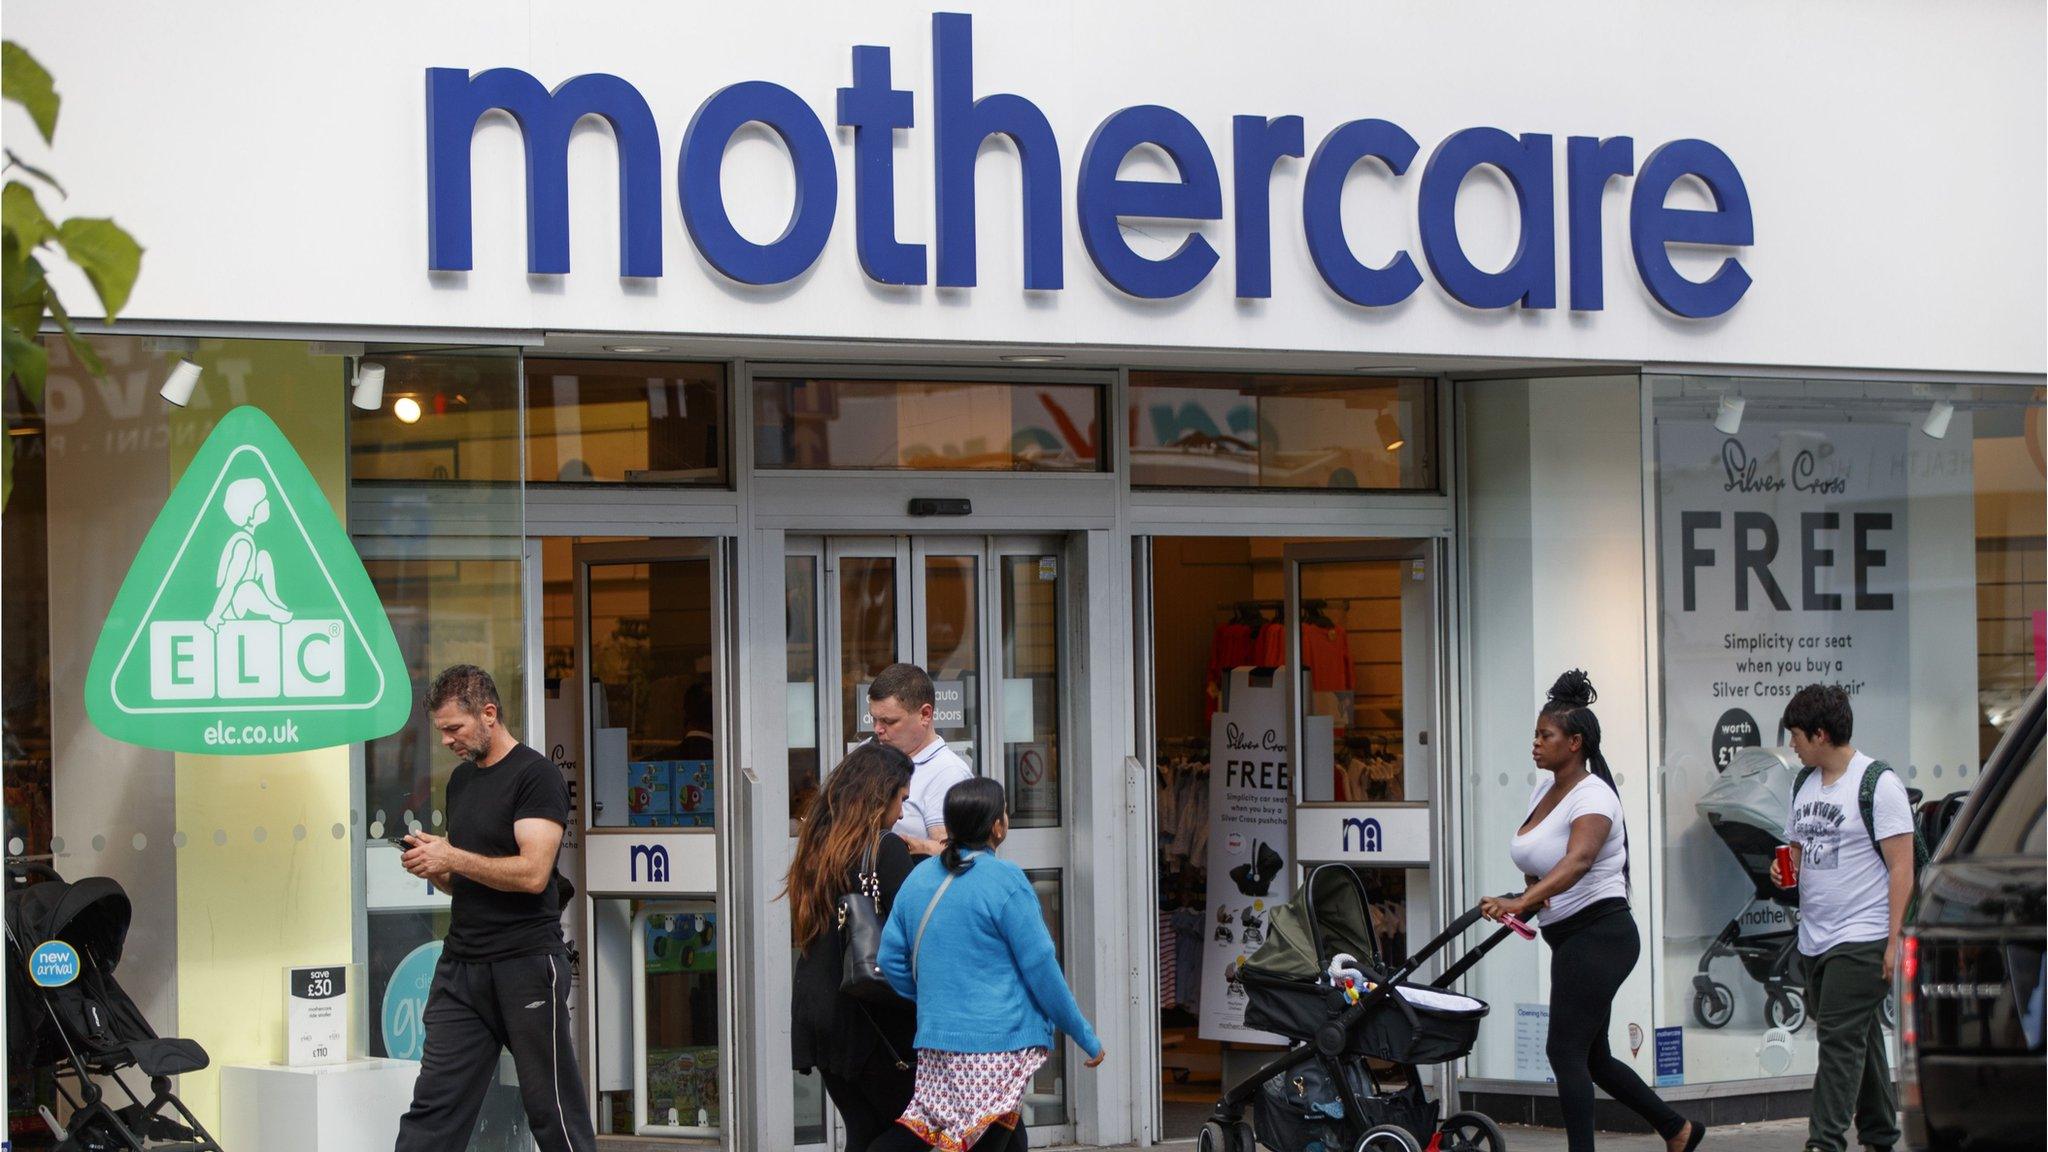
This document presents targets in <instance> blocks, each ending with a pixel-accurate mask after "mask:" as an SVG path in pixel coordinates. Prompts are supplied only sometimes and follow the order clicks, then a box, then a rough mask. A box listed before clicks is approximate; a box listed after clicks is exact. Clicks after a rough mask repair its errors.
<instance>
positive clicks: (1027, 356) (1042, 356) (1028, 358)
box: [1003, 352, 1066, 364]
mask: <svg viewBox="0 0 2048 1152" xmlns="http://www.w3.org/2000/svg"><path fill="white" fill-rule="evenodd" d="M1003 359H1004V360H1005V361H1006V362H1008V363H1011V364H1051V363H1054V362H1055V361H1059V360H1065V359H1066V357H1065V356H1055V355H1053V354H1052V353H1050V352H1017V353H1013V354H1011V355H1008V356H1005V357H1003Z"/></svg>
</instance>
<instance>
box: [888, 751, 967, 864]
mask: <svg viewBox="0 0 2048 1152" xmlns="http://www.w3.org/2000/svg"><path fill="white" fill-rule="evenodd" d="M910 762H911V764H912V766H913V770H912V771H911V774H910V796H909V798H907V799H906V800H904V801H903V819H901V820H898V821H897V822H896V825H895V827H894V828H892V829H891V831H893V832H895V833H896V834H897V835H898V836H901V837H904V838H905V839H909V838H910V837H913V836H915V837H917V838H918V839H920V840H922V839H924V838H925V837H927V836H930V835H931V830H932V829H933V828H936V827H938V826H939V825H941V824H944V823H945V822H946V793H948V792H951V791H952V790H953V785H955V784H958V783H960V782H961V781H962V780H971V779H973V778H974V772H973V770H972V769H970V768H968V767H967V761H965V760H962V759H961V758H960V754H959V753H958V752H955V751H953V749H952V748H950V747H948V746H947V744H946V742H945V741H944V740H941V739H939V738H937V737H934V738H933V739H932V742H931V743H930V744H927V745H925V746H924V748H922V749H921V750H919V752H918V754H917V755H915V756H912V757H911V758H910Z"/></svg>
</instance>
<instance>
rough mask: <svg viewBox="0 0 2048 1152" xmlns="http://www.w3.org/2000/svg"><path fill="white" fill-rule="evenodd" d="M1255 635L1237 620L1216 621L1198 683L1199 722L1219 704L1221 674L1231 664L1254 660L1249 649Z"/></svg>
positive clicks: (1248, 662) (1251, 647)
mask: <svg viewBox="0 0 2048 1152" xmlns="http://www.w3.org/2000/svg"><path fill="white" fill-rule="evenodd" d="M1256 643H1257V639H1256V637H1255V636H1254V634H1253V632H1252V626H1251V625H1250V624H1248V623H1245V622H1243V621H1239V620H1230V621H1226V622H1225V623H1222V624H1218V625H1217V626H1216V631H1215V632H1214V633H1212V634H1211V635H1210V637H1209V669H1208V675H1207V677H1206V678H1205V679H1204V680H1203V683H1202V723H1204V724H1207V723H1208V722H1209V718H1210V717H1212V716H1214V715H1216V710H1217V709H1218V708H1221V707H1222V706H1223V678H1224V677H1225V676H1228V675H1229V674H1230V670H1231V669H1232V668H1239V667H1243V666H1244V665H1246V664H1251V663H1254V662H1255V661H1254V660H1253V659H1252V651H1253V649H1254V647H1255V646H1256Z"/></svg>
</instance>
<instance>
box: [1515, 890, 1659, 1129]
mask: <svg viewBox="0 0 2048 1152" xmlns="http://www.w3.org/2000/svg"><path fill="white" fill-rule="evenodd" d="M1543 938H1544V939H1545V940H1546V941H1548V942H1549V944H1550V947H1551V954H1550V1039H1549V1042H1548V1043H1547V1044H1546V1045H1545V1049H1546V1051H1547V1052H1548V1053H1549V1055H1550V1070H1551V1072H1552V1074H1554V1075H1555V1076H1556V1077H1557V1102H1558V1105H1559V1107H1561V1108H1562V1109H1563V1110H1564V1129H1565V1136H1566V1138H1567V1140H1568V1141H1569V1146H1570V1148H1571V1152H1593V1086H1594V1085H1595V1084H1598V1085H1599V1086H1600V1087H1601V1089H1602V1090H1604V1091H1605V1092H1606V1093H1607V1094H1608V1095H1609V1096H1612V1097H1614V1098H1615V1099H1616V1100H1619V1101H1621V1102H1622V1103H1623V1104H1626V1105H1627V1106H1628V1108H1629V1110H1630V1111H1632V1112H1634V1113H1635V1114H1636V1115H1638V1116H1641V1117H1642V1118H1643V1119H1644V1120H1646V1121H1648V1122H1649V1124H1650V1126H1651V1127H1652V1128H1655V1129H1656V1130H1657V1134H1658V1135H1659V1136H1662V1137H1664V1138H1665V1139H1666V1140H1669V1139H1671V1138H1672V1137H1673V1136H1676V1135H1678V1133H1679V1131H1680V1130H1681V1129H1683V1128H1684V1127H1685V1117H1683V1116H1680V1115H1679V1114H1678V1113H1676V1112H1674V1111H1672V1110H1671V1106H1670V1105H1669V1104H1666V1103H1664V1101H1663V1100H1662V1099H1661V1098H1659V1097H1658V1095H1657V1094H1656V1093H1655V1092H1653V1091H1651V1090H1650V1086H1649V1085H1647V1084H1645V1083H1643V1078H1642V1077H1640V1076H1638V1075H1636V1072H1635V1069H1633V1068H1630V1067H1629V1066H1628V1065H1626V1064H1623V1063H1622V1062H1621V1061H1619V1060H1616V1059H1615V1058H1614V1053H1613V1052H1611V1051H1609V1050H1608V1047H1607V1024H1608V1017H1609V1016H1610V1015H1611V1014H1612V1012H1613V1010H1614V994H1615V993H1616V992H1618V991H1620V990H1621V982H1622V981H1623V980H1625V979H1627V978H1628V974H1629V973H1630V972H1631V971H1632V970H1634V968H1635V966H1636V959H1637V957H1638V956H1640V955H1641V953H1642V948H1643V945H1642V939H1641V938H1640V937H1639V936H1637V935H1636V922H1635V918H1634V917H1632V916H1630V915H1629V914H1628V904H1627V903H1626V902H1625V901H1622V900H1620V899H1614V900H1602V901H1600V902H1598V903H1595V904H1590V905H1588V906H1587V907H1586V908H1585V909H1584V910H1583V911H1581V912H1579V913H1578V914H1577V915H1575V916H1573V917H1572V918H1571V919H1569V920H1566V921H1564V922H1563V923H1561V924H1555V925H1545V926H1544V929H1543Z"/></svg>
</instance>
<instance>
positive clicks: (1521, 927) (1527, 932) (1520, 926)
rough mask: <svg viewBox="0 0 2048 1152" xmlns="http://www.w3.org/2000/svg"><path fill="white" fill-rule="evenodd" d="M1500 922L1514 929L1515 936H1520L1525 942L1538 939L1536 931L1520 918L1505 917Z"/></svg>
mask: <svg viewBox="0 0 2048 1152" xmlns="http://www.w3.org/2000/svg"><path fill="white" fill-rule="evenodd" d="M1500 922H1501V923H1503V924H1505V925H1507V926H1508V927H1510V928H1512V929H1514V930H1515V935H1517V936H1520V937H1521V938H1522V939H1524V940H1534V939H1535V938H1536V930H1535V929H1534V928H1531V927H1529V926H1528V925H1527V924H1524V923H1522V918H1521V917H1520V916H1503V917H1501V918H1500Z"/></svg>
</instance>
